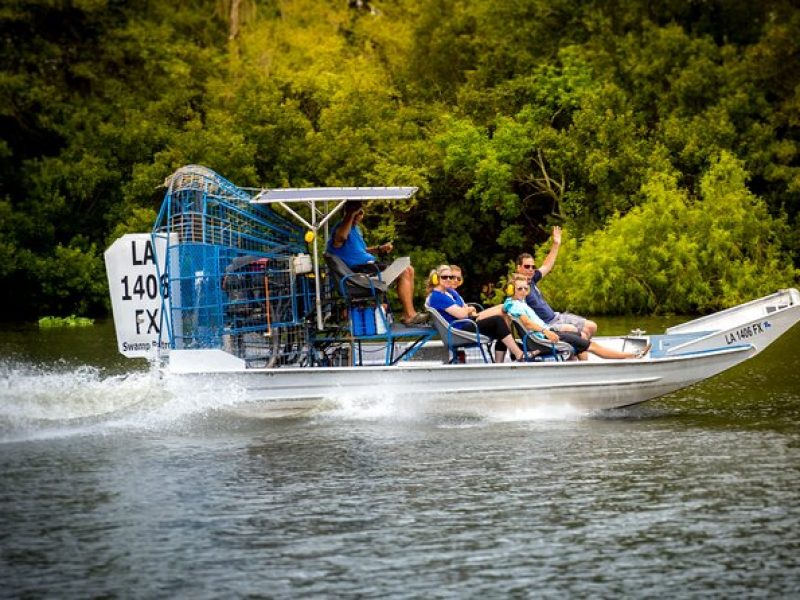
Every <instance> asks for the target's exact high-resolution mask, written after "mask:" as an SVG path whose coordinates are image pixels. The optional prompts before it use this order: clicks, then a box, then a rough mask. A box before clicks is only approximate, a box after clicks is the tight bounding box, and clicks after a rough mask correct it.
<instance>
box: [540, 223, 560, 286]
mask: <svg viewBox="0 0 800 600" xmlns="http://www.w3.org/2000/svg"><path fill="white" fill-rule="evenodd" d="M560 247H561V227H558V226H555V227H553V245H552V247H551V248H550V252H548V253H547V257H546V258H545V259H544V262H543V263H542V266H541V267H539V271H541V273H542V277H544V276H545V275H547V274H548V273H549V272H550V271H552V270H553V266H554V265H555V264H556V258H558V249H559V248H560Z"/></svg>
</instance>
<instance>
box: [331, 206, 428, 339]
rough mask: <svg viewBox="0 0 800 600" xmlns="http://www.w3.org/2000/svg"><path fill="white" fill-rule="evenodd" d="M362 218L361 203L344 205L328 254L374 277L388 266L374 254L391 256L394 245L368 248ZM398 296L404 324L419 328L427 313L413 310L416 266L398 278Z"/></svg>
mask: <svg viewBox="0 0 800 600" xmlns="http://www.w3.org/2000/svg"><path fill="white" fill-rule="evenodd" d="M363 219H364V207H363V203H362V202H361V201H358V200H348V201H347V202H345V205H344V216H343V217H342V220H341V221H339V222H338V223H337V224H336V225H334V226H333V230H332V231H331V236H330V238H329V239H328V246H327V252H330V253H331V254H334V255H336V256H338V257H339V258H341V259H342V260H343V261H344V262H345V264H346V265H347V266H348V267H350V269H352V270H353V271H355V272H357V273H368V274H370V275H375V274H377V273H379V272H381V271H382V270H383V269H385V268H386V265H385V263H382V262H379V261H378V259H377V258H376V257H375V254H373V252H374V253H381V254H388V253H389V252H391V251H392V249H393V248H394V246H393V245H392V242H386V243H385V244H381V245H380V246H373V247H367V243H366V242H365V241H364V237H363V236H362V235H361V229H360V228H359V226H358V225H359V223H361V221H362V220H363ZM397 295H398V297H399V298H400V304H401V305H402V307H403V318H402V322H403V324H405V325H420V324H422V323H425V322H426V321H427V320H428V315H427V313H418V312H417V311H416V309H415V308H414V267H412V266H410V265H409V266H408V268H406V269H405V271H403V272H402V273H401V274H400V276H399V277H398V278H397Z"/></svg>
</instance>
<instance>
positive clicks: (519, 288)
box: [517, 285, 531, 292]
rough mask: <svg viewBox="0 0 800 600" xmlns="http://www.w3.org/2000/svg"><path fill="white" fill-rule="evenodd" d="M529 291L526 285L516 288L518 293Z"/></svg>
mask: <svg viewBox="0 0 800 600" xmlns="http://www.w3.org/2000/svg"><path fill="white" fill-rule="evenodd" d="M529 289H531V288H530V286H527V285H520V286H517V291H518V292H527V291H528V290H529Z"/></svg>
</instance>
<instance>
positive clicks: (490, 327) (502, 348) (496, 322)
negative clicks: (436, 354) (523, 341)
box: [426, 265, 523, 362]
mask: <svg viewBox="0 0 800 600" xmlns="http://www.w3.org/2000/svg"><path fill="white" fill-rule="evenodd" d="M453 283H454V280H453V274H452V271H451V270H450V266H449V265H439V266H438V267H436V268H435V269H434V270H433V271H431V272H430V275H429V276H428V289H429V290H430V293H429V295H428V299H427V301H426V304H427V305H428V306H429V307H431V308H432V309H434V310H436V311H437V312H439V314H441V315H442V316H443V317H444V318H445V320H446V321H447V322H448V323H453V321H457V320H458V319H477V320H475V321H472V322H462V323H456V324H455V327H457V328H458V329H463V330H464V331H476V330H477V331H479V332H480V333H481V335H485V336H487V337H489V338H491V339H493V340H495V346H494V356H495V362H503V360H504V359H505V356H506V348H508V349H509V350H510V351H511V354H512V356H513V357H514V358H515V359H516V360H521V359H522V356H523V354H522V349H521V348H520V347H519V345H518V344H517V342H516V341H515V340H514V336H512V335H511V330H510V329H509V328H508V323H506V321H505V319H504V318H503V317H502V316H500V315H499V314H491V315H486V314H483V313H485V312H486V311H483V313H479V312H478V309H476V308H475V307H474V306H468V305H466V304H465V303H464V301H463V300H462V299H461V296H458V300H456V299H455V298H454V297H453V296H452V295H451V294H450V293H449V291H450V290H451V289H452V286H453ZM490 310H492V309H490Z"/></svg>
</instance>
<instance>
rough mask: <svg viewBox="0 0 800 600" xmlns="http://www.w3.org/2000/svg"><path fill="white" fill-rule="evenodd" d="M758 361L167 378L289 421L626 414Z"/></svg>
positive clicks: (722, 356)
mask: <svg viewBox="0 0 800 600" xmlns="http://www.w3.org/2000/svg"><path fill="white" fill-rule="evenodd" d="M753 354H754V350H753V349H752V348H751V347H749V346H739V347H736V348H730V349H725V350H721V351H718V352H713V353H703V354H699V355H693V356H681V357H673V358H665V359H661V360H647V359H645V360H637V361H632V360H608V361H603V362H563V363H519V364H517V363H505V364H502V365H494V364H488V365H487V364H467V365H451V366H448V365H440V364H437V365H424V364H420V365H417V364H414V363H409V364H408V365H405V366H391V367H382V366H381V367H377V366H376V367H339V368H325V369H292V368H281V369H248V370H246V371H238V372H225V371H217V372H209V371H206V372H194V373H186V372H184V373H174V372H167V374H166V378H167V381H168V383H169V384H170V385H174V386H177V387H178V388H180V389H182V390H184V391H186V390H194V392H195V393H203V391H204V390H205V391H210V392H211V393H215V394H219V393H220V391H221V390H224V391H225V392H224V393H225V394H226V395H228V396H231V397H233V398H235V399H234V400H233V401H232V403H231V405H232V406H238V407H241V408H242V409H244V410H249V411H256V412H259V413H270V412H274V413H275V414H274V415H273V416H286V415H290V414H298V413H302V412H305V411H312V410H318V409H320V408H324V407H326V406H331V405H334V406H335V405H336V404H337V403H338V402H340V401H342V400H343V399H352V398H365V399H369V398H381V397H382V398H386V397H390V398H395V399H398V400H400V399H402V400H403V401H405V402H415V401H417V400H422V399H424V404H425V406H424V408H425V410H431V411H433V412H440V411H448V412H451V411H455V412H458V413H465V412H470V411H471V410H473V409H474V410H477V411H485V410H487V409H488V410H492V409H503V410H508V409H529V408H537V407H542V406H557V407H569V408H575V409H581V410H603V409H610V408H619V407H623V406H630V405H632V404H638V403H640V402H645V401H647V400H651V399H653V398H657V397H659V396H663V395H664V394H668V393H670V392H673V391H675V390H678V389H681V388H683V387H686V386H688V385H691V384H693V383H695V382H697V381H701V380H703V379H707V378H708V377H712V376H714V375H716V374H717V373H720V372H722V371H724V370H726V369H729V368H730V367H732V366H734V365H736V364H738V363H740V362H742V361H744V360H746V359H747V358H749V357H750V356H752V355H753Z"/></svg>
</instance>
